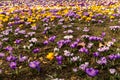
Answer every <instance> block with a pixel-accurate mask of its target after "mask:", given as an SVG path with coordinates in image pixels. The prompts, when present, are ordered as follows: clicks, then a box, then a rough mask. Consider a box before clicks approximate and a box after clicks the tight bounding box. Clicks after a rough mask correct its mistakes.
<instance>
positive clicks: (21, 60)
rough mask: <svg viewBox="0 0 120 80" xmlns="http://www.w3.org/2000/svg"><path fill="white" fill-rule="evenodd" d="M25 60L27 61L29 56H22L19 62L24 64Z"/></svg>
mask: <svg viewBox="0 0 120 80" xmlns="http://www.w3.org/2000/svg"><path fill="white" fill-rule="evenodd" d="M25 60H27V56H22V55H20V57H19V62H24V61H25Z"/></svg>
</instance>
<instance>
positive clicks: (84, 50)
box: [79, 47, 88, 54]
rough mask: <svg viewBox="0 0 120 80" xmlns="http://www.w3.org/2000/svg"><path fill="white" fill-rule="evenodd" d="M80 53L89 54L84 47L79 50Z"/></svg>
mask: <svg viewBox="0 0 120 80" xmlns="http://www.w3.org/2000/svg"><path fill="white" fill-rule="evenodd" d="M79 52H82V53H86V54H88V49H87V48H85V47H83V48H80V49H79Z"/></svg>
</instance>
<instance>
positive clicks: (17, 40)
mask: <svg viewBox="0 0 120 80" xmlns="http://www.w3.org/2000/svg"><path fill="white" fill-rule="evenodd" d="M21 41H22V40H21V39H16V40H15V42H14V43H16V44H19V43H21Z"/></svg>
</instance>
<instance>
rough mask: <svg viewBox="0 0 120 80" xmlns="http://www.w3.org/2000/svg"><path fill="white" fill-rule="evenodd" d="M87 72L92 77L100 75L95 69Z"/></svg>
mask: <svg viewBox="0 0 120 80" xmlns="http://www.w3.org/2000/svg"><path fill="white" fill-rule="evenodd" d="M85 72H86V73H87V74H88V75H89V76H90V77H94V76H96V75H98V72H99V71H98V70H97V69H94V68H86V70H85Z"/></svg>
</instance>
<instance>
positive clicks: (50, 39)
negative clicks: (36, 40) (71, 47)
mask: <svg viewBox="0 0 120 80" xmlns="http://www.w3.org/2000/svg"><path fill="white" fill-rule="evenodd" d="M55 38H56V36H52V37H50V38H49V39H48V40H49V41H51V42H53V41H54V40H55Z"/></svg>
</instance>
